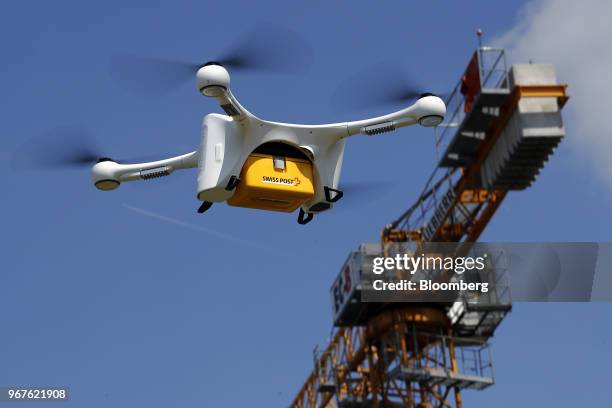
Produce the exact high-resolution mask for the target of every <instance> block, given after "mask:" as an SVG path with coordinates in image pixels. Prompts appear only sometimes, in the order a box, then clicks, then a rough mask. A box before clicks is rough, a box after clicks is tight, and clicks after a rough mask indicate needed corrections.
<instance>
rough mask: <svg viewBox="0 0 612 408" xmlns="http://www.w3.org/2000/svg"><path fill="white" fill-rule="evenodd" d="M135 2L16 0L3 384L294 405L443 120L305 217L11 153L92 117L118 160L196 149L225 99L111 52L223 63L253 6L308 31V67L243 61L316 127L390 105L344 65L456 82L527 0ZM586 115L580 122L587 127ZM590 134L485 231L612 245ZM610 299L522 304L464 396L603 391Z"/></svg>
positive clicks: (260, 89)
mask: <svg viewBox="0 0 612 408" xmlns="http://www.w3.org/2000/svg"><path fill="white" fill-rule="evenodd" d="M125 3H127V2H113V1H109V2H104V3H90V4H84V2H76V1H58V2H52V3H51V2H31V1H21V2H11V3H10V4H9V3H6V4H4V5H3V11H2V13H0V30H1V32H0V33H1V35H0V44H1V49H2V55H3V57H2V76H1V77H0V84H1V89H2V91H1V92H0V98H1V100H2V107H3V109H2V111H3V113H2V120H1V125H0V129H1V130H2V137H1V138H0V146H1V148H0V166H2V172H0V178H1V183H2V186H3V188H2V201H1V204H0V206H1V210H2V211H0V217H1V221H2V236H3V239H2V246H1V247H0V248H1V249H0V255H1V257H0V271H1V273H0V321H2V322H3V326H4V327H3V328H2V330H0V386H3V385H13V384H15V385H58V386H69V387H70V388H71V390H72V400H71V402H69V403H68V404H67V405H68V406H75V407H77V406H88V407H106V406H115V407H133V406H148V407H166V406H185V407H196V406H245V405H246V406H250V405H252V406H262V407H272V406H286V405H287V404H288V403H289V402H290V401H291V399H292V398H293V396H294V395H295V393H296V392H297V391H298V389H299V387H300V386H301V384H302V382H303V381H304V380H305V378H306V376H307V374H308V373H309V372H310V370H311V368H312V354H311V353H312V350H313V347H314V346H315V345H316V344H322V343H324V342H325V340H326V338H327V336H328V335H329V332H330V328H331V312H330V310H331V308H330V304H329V287H330V285H331V283H332V280H333V278H334V277H335V275H336V273H337V272H338V270H339V268H340V266H341V264H342V263H343V261H344V259H345V258H346V256H347V254H348V252H349V251H350V250H352V249H354V248H355V247H356V246H357V245H358V244H359V243H360V242H362V241H375V240H377V239H378V237H379V231H380V229H381V228H382V227H383V226H384V225H385V224H386V223H388V222H390V221H391V220H393V219H395V218H396V217H397V216H398V215H399V214H400V213H401V212H402V211H403V210H404V209H405V208H407V207H408V206H409V205H410V204H411V203H412V201H413V200H414V199H415V198H416V196H417V194H418V192H419V191H420V189H421V188H422V186H423V183H424V182H425V178H426V177H427V176H428V175H429V173H430V172H431V170H432V166H433V158H434V150H433V140H432V138H433V135H432V133H431V132H430V131H429V130H427V129H423V128H418V127H414V128H409V129H404V130H401V131H399V132H396V133H392V134H387V135H382V136H379V137H365V136H364V137H355V138H353V139H352V140H350V141H349V143H348V145H347V150H346V155H345V162H344V169H343V180H346V181H361V180H363V181H374V182H376V181H380V180H384V181H387V182H391V183H393V184H395V185H396V187H395V188H393V189H390V191H388V192H387V193H385V194H382V195H381V196H379V197H372V198H368V199H364V200H363V202H361V203H357V204H355V205H352V206H350V207H349V206H347V208H345V209H343V208H341V206H340V205H339V206H338V208H336V209H335V210H334V211H333V212H330V213H327V214H322V215H320V216H318V217H316V218H315V221H314V222H313V223H311V224H309V225H308V226H307V227H302V226H299V225H297V223H296V222H295V217H296V214H290V215H287V214H282V213H268V212H257V211H254V210H246V209H237V208H231V207H228V206H225V205H216V206H214V207H213V209H211V210H210V211H209V212H208V213H207V214H206V215H204V216H200V215H197V214H196V213H195V209H196V208H197V202H196V200H195V198H194V197H195V176H196V174H195V171H193V172H190V171H187V172H177V173H175V174H174V175H173V176H172V177H171V178H166V179H161V180H158V181H152V182H150V183H147V184H144V183H141V184H136V183H134V184H129V183H128V184H125V185H122V186H121V188H119V189H118V190H116V191H114V192H112V193H103V192H100V191H97V190H95V189H94V188H93V186H92V185H91V183H90V181H89V173H88V171H87V170H82V171H73V170H61V171H53V172H51V171H47V172H45V171H42V172H41V171H35V172H15V171H14V170H12V169H11V167H10V166H9V162H10V159H11V155H12V153H13V152H14V151H15V149H17V148H18V147H19V146H21V145H22V143H23V142H24V141H25V140H27V139H28V138H31V137H33V136H36V135H38V134H39V133H40V132H41V131H43V130H45V129H49V128H53V127H57V126H62V125H66V124H74V123H80V124H84V125H86V126H88V127H89V128H90V129H92V133H93V134H94V135H95V136H96V139H97V141H98V143H99V144H100V145H101V146H103V147H104V149H105V152H108V154H109V155H111V156H113V155H114V156H138V155H149V154H154V155H161V156H163V155H165V154H166V153H168V154H178V153H182V152H187V151H190V150H193V149H195V148H196V146H197V145H198V143H199V133H200V126H201V120H202V117H203V116H204V115H205V114H207V113H209V112H219V108H218V106H216V105H215V104H214V103H213V101H210V100H208V99H205V98H203V97H202V96H200V95H199V94H198V92H197V91H196V89H195V85H194V84H189V85H186V86H184V87H181V88H180V89H177V90H176V92H173V93H171V94H169V95H167V96H164V97H161V98H143V97H141V96H138V95H134V94H132V93H130V92H128V91H126V90H125V89H123V88H121V87H119V86H118V85H117V84H116V82H114V81H113V80H112V78H111V76H110V75H109V59H110V58H111V57H112V56H114V55H120V54H126V53H127V54H139V55H144V56H159V57H168V58H177V59H181V58H182V59H204V60H206V59H208V58H210V57H211V56H214V55H218V53H219V52H220V51H222V50H223V49H224V47H227V46H229V45H231V44H232V42H233V40H235V39H236V38H238V37H239V36H240V35H241V34H242V33H243V32H244V31H245V30H246V29H247V28H248V27H249V26H250V25H251V24H252V22H254V21H256V22H258V21H264V22H265V21H276V22H280V23H281V24H283V25H285V26H287V27H291V28H293V29H294V30H295V31H296V32H299V33H300V34H301V35H303V36H304V37H305V38H306V39H307V40H308V42H309V43H310V44H311V45H312V47H313V52H314V62H313V65H312V66H311V67H310V69H309V70H308V72H307V73H305V74H301V75H299V76H288V75H278V74H273V75H270V74H248V75H247V74H236V75H232V89H233V92H234V93H235V95H236V96H237V97H238V99H239V100H240V101H241V103H242V104H243V105H244V106H245V107H246V108H247V109H249V110H250V111H252V112H253V113H255V114H257V115H258V116H260V117H262V118H265V119H269V120H274V121H289V122H302V123H319V122H321V123H322V122H337V121H341V120H348V119H358V118H361V117H362V116H368V115H374V114H379V113H383V112H385V110H384V109H382V110H376V109H374V110H372V111H360V112H354V113H351V112H347V111H346V110H344V109H341V107H338V106H333V105H332V104H331V102H330V100H331V98H332V95H333V93H334V90H335V89H336V87H337V86H338V84H339V83H340V82H341V81H342V79H343V78H344V77H345V76H347V75H350V74H351V73H355V72H359V71H360V70H361V69H364V68H366V67H368V66H370V65H372V64H374V63H377V62H380V61H384V60H387V59H389V58H399V59H400V60H401V61H402V62H403V63H404V64H405V65H406V66H407V67H409V68H410V71H411V73H412V74H413V75H414V76H417V77H418V78H419V81H420V82H421V83H425V84H430V86H431V88H432V89H441V88H442V89H444V88H449V87H451V86H453V85H454V84H455V82H456V81H457V80H458V77H459V75H460V74H461V72H462V69H463V67H464V66H465V64H466V62H467V61H468V59H469V57H470V54H471V52H472V51H473V49H474V47H475V45H476V39H475V35H474V31H475V29H476V28H478V27H481V28H483V30H484V32H485V42H486V39H487V38H491V39H492V38H497V37H500V36H502V35H504V33H506V32H508V31H509V30H511V29H512V27H514V25H516V24H517V16H518V12H519V9H520V8H521V6H522V4H521V2H492V1H491V2H485V1H479V2H469V3H465V2H454V3H451V4H448V3H445V4H444V6H443V7H440V6H439V5H438V2H429V5H427V6H426V5H423V4H418V5H417V4H416V3H413V2H400V1H395V2H385V5H384V6H380V5H374V4H373V3H366V2H363V3H359V4H355V2H307V3H304V4H296V3H293V2H289V3H287V2H257V3H255V2H243V1H233V2H218V3H215V4H209V3H205V2H195V1H191V2H152V1H147V2H144V1H143V2H130V3H129V5H127V4H125ZM440 4H441V3H440ZM515 62H520V61H515ZM523 62H524V61H523ZM542 62H546V61H542ZM560 79H561V80H562V81H563V80H566V81H567V79H565V78H563V77H561V78H560ZM571 85H572V84H571V83H570V93H571ZM569 103H570V104H571V103H572V101H570V102H569ZM567 126H568V136H567V138H568V139H569V138H580V137H581V134H580V131H579V130H580V129H576V128H575V127H572V123H571V121H568V123H567ZM602 129H603V126H602ZM575 146H576V144H575V143H574V144H572V143H568V142H564V143H563V144H562V145H561V146H560V148H559V150H558V152H557V154H556V155H555V156H554V157H553V158H552V159H551V160H550V162H549V165H548V166H547V167H546V169H545V170H544V171H543V173H542V174H541V176H540V178H539V179H538V182H537V183H536V184H535V186H534V187H533V188H531V189H530V190H528V191H525V192H521V193H511V194H510V195H509V197H508V198H507V199H506V201H505V202H504V204H503V206H502V208H501V209H500V210H499V211H498V214H497V215H496V217H495V219H494V220H493V221H492V222H491V224H490V225H489V227H488V228H487V230H486V231H485V233H484V235H483V237H482V239H483V240H488V241H610V231H611V230H612V228H611V227H612V216H611V215H612V210H611V209H612V196H611V195H610V193H609V190H606V189H605V188H604V187H603V186H602V185H601V181H599V179H598V177H597V176H596V175H595V174H594V173H593V172H592V169H591V166H586V165H585V163H583V162H582V161H581V160H583V159H581V156H580V155H579V154H577V153H576V151H575V150H576V147H575ZM130 207H135V208H139V209H142V210H144V211H149V212H154V213H156V214H161V215H162V216H164V217H168V218H172V219H174V220H177V221H179V222H180V223H185V224H188V225H193V226H195V227H185V226H184V225H180V224H179V223H176V222H174V223H173V222H166V221H163V220H160V219H155V218H152V217H149V216H146V215H144V214H143V213H142V212H136V211H133V210H130ZM207 230H212V231H214V232H215V233H212V234H211V233H209V232H207ZM610 312H612V307H611V306H610V304H564V305H560V304H523V303H521V304H516V305H515V310H514V312H513V313H512V314H511V315H510V317H509V318H508V319H507V321H505V322H504V323H503V325H502V327H501V328H500V330H499V332H498V334H497V335H496V337H495V338H494V341H493V344H494V355H495V361H496V374H497V380H498V384H496V385H495V386H494V387H492V388H491V389H489V390H487V391H484V392H471V393H466V394H465V396H464V399H465V401H466V406H496V407H499V406H516V405H517V404H519V403H520V404H521V405H524V406H542V405H545V404H550V405H552V404H555V405H556V406H558V407H570V406H576V405H578V404H580V405H582V406H590V405H595V404H596V403H598V402H599V401H601V400H603V398H604V397H606V395H604V392H605V391H606V388H605V386H606V385H607V384H606V383H605V378H606V376H607V374H608V372H609V368H610V366H611V365H612V357H611V355H612V354H611V353H609V348H610V346H611V345H612V344H611V338H612V328H611V326H610V325H609V324H608V323H609V321H610V319H609V313H610ZM562 390H567V392H566V393H564V392H562ZM468 404H469V405H468ZM599 405H600V404H599ZM20 406H27V404H25V405H20Z"/></svg>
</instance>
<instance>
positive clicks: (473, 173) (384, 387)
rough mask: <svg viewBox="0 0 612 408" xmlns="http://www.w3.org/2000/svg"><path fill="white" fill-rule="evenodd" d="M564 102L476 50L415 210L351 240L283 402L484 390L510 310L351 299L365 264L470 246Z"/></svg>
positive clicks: (347, 401) (504, 297)
mask: <svg viewBox="0 0 612 408" xmlns="http://www.w3.org/2000/svg"><path fill="white" fill-rule="evenodd" d="M567 99H568V97H567V95H566V86H565V85H559V84H558V83H557V80H556V75H555V71H554V67H553V66H551V65H546V64H519V65H513V66H511V67H510V69H508V67H507V66H506V57H505V53H504V50H503V49H498V48H491V47H483V46H480V47H478V48H477V50H476V51H475V52H474V54H473V56H472V58H471V59H470V62H469V64H468V66H467V68H466V70H465V72H464V73H463V75H462V77H461V79H460V81H459V83H458V84H457V86H456V87H455V89H454V91H453V92H452V93H451V95H450V96H449V98H448V99H447V101H446V103H447V108H448V109H447V117H446V119H445V121H444V122H443V123H442V124H441V125H440V126H439V127H437V128H436V129H435V143H436V151H437V152H438V163H437V164H436V166H435V169H434V171H433V173H432V175H431V177H430V178H429V179H428V180H427V183H426V185H425V188H424V189H423V190H422V192H421V194H420V196H419V197H418V199H417V200H416V202H415V203H414V204H413V205H412V206H411V207H410V208H409V209H408V210H407V211H406V212H405V213H404V214H402V215H401V216H400V217H399V218H398V219H396V220H395V221H393V222H392V223H391V224H389V225H387V226H385V228H384V229H383V231H382V234H381V238H382V239H381V242H380V243H378V244H361V245H360V247H359V249H358V250H357V251H354V252H353V253H351V255H350V256H349V258H348V260H347V262H346V263H345V265H344V266H343V268H342V269H341V271H340V274H339V276H338V278H337V279H336V281H335V282H334V285H333V286H332V289H331V292H332V293H331V294H332V309H333V314H334V326H335V329H334V333H333V337H332V338H331V340H330V341H329V343H328V344H327V346H326V347H325V349H323V350H319V349H315V353H314V370H313V371H312V372H311V373H310V375H309V376H308V378H307V379H306V381H305V382H304V384H303V386H302V388H301V389H300V391H299V392H298V394H297V396H296V397H295V399H294V400H293V401H292V403H291V407H294V408H306V407H308V408H311V407H312V408H314V407H348V408H350V407H355V408H358V407H410V408H414V407H419V408H426V407H434V406H435V407H452V406H455V407H458V408H460V407H462V405H463V404H462V398H461V392H462V391H463V390H465V389H476V390H482V389H485V388H487V387H488V386H490V385H492V384H493V383H494V381H495V380H494V373H493V361H492V358H491V347H490V344H489V338H490V337H491V336H493V334H494V332H495V329H496V328H497V326H498V325H499V324H500V322H501V321H502V320H503V318H504V317H505V316H506V314H507V313H508V312H509V311H510V310H511V302H510V299H509V292H508V291H504V292H503V293H501V292H500V293H497V294H496V297H495V301H493V302H479V303H471V302H468V301H466V300H465V299H462V298H457V299H456V301H454V302H450V303H448V302H447V303H427V304H424V303H364V302H361V298H360V293H361V289H362V287H361V286H360V284H361V282H360V277H361V271H362V270H366V269H367V268H370V270H371V265H372V263H371V262H372V258H373V257H374V256H380V255H381V254H384V255H387V256H388V255H392V254H397V253H406V252H410V251H412V252H414V251H415V250H416V248H418V247H419V245H421V244H423V243H425V242H456V243H471V242H476V241H477V240H478V238H479V236H480V235H481V233H482V232H483V230H484V228H485V227H486V226H487V224H488V223H489V222H490V220H491V219H492V217H493V215H494V214H495V212H496V210H497V209H498V208H499V206H500V205H501V203H502V201H503V200H504V199H505V197H506V196H507V194H508V192H509V191H512V190H522V189H525V188H527V187H529V186H531V184H532V183H533V181H534V180H535V178H536V176H537V175H538V173H539V171H540V169H541V168H542V167H543V166H544V164H545V162H546V161H547V160H548V158H549V156H550V155H551V154H552V153H553V151H554V149H555V148H556V146H557V145H558V143H559V142H560V141H561V139H562V138H563V137H564V134H565V133H564V128H563V124H562V120H561V109H562V108H563V106H564V104H565V102H566V101H567Z"/></svg>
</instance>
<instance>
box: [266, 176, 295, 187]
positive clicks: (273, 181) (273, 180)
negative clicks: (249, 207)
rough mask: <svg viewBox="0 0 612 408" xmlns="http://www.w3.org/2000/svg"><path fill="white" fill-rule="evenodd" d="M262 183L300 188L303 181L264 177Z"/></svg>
mask: <svg viewBox="0 0 612 408" xmlns="http://www.w3.org/2000/svg"><path fill="white" fill-rule="evenodd" d="M261 182H262V183H266V184H280V185H282V186H294V187H297V186H299V185H300V184H301V183H302V181H301V180H300V178H299V177H294V178H292V179H290V178H284V177H275V176H262V177H261Z"/></svg>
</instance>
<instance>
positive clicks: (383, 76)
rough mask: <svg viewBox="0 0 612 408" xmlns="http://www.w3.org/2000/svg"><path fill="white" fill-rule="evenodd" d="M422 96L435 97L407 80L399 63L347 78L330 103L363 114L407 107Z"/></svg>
mask: <svg viewBox="0 0 612 408" xmlns="http://www.w3.org/2000/svg"><path fill="white" fill-rule="evenodd" d="M425 95H434V93H432V92H431V90H428V89H427V88H425V87H423V86H421V85H420V84H419V83H418V82H416V81H415V80H413V79H412V78H410V77H409V76H408V75H407V74H406V70H405V69H404V68H403V67H402V64H401V63H399V62H398V61H386V62H384V63H380V64H376V65H373V66H370V67H368V68H366V69H365V70H363V71H361V72H358V73H357V74H355V75H352V76H350V77H348V78H347V79H346V80H345V81H343V82H342V83H341V84H340V86H339V87H338V88H337V90H336V92H335V93H334V94H333V96H332V103H333V105H334V107H338V108H340V109H343V110H344V109H348V110H363V109H367V108H372V107H380V106H401V105H406V104H407V103H410V102H413V101H414V100H416V99H417V98H419V97H421V96H425ZM435 95H437V96H440V97H442V98H443V97H445V96H446V95H445V94H444V93H442V94H439V93H436V94H435Z"/></svg>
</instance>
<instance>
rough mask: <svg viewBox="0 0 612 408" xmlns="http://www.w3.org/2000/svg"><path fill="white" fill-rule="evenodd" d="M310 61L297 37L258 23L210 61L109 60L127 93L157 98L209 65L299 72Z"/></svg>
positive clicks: (288, 32) (132, 58)
mask: <svg viewBox="0 0 612 408" xmlns="http://www.w3.org/2000/svg"><path fill="white" fill-rule="evenodd" d="M311 60H312V50H311V48H310V46H309V45H308V43H307V42H306V41H305V40H304V39H303V38H301V37H300V36H299V35H298V34H296V33H295V32H293V31H291V30H289V29H287V28H284V27H280V26H276V25H270V24H265V25H263V24H260V25H258V26H255V27H254V28H253V29H251V30H250V31H249V32H248V33H246V34H245V35H244V36H243V37H242V39H241V40H240V41H238V42H237V43H235V44H234V45H233V46H232V47H230V48H229V49H228V50H226V51H225V52H222V53H219V54H218V55H217V57H216V58H215V59H214V60H213V61H208V62H206V61H197V62H194V61H192V62H185V61H176V60H169V59H158V58H146V57H137V56H122V57H115V58H112V59H111V74H112V76H113V77H114V78H115V79H116V80H117V81H118V82H119V83H120V84H121V85H122V86H124V87H125V88H127V89H128V90H131V91H133V92H136V93H139V94H142V95H145V96H159V95H163V94H166V93H168V92H170V91H172V90H173V89H175V88H177V87H178V86H180V85H182V84H183V83H185V82H187V81H188V80H190V79H193V78H194V77H195V74H196V72H197V71H198V69H200V68H201V67H203V66H204V65H205V64H207V63H211V62H212V63H216V64H220V65H223V66H224V67H225V68H227V69H228V70H231V71H260V72H271V73H299V72H303V71H304V70H305V69H306V68H307V67H308V65H310V62H311Z"/></svg>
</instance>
